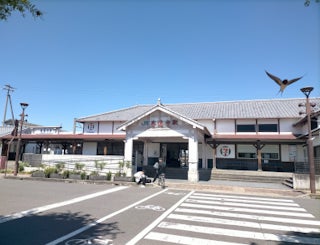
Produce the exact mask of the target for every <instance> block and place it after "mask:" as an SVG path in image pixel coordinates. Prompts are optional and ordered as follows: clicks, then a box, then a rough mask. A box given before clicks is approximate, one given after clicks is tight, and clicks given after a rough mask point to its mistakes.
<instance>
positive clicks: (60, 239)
mask: <svg viewBox="0 0 320 245" xmlns="http://www.w3.org/2000/svg"><path fill="white" fill-rule="evenodd" d="M165 191H167V189H165V190H162V191H160V192H157V193H155V194H153V195H151V196H148V197H146V198H144V199H142V200H140V201H138V202H135V203H133V204H130V205H129V206H127V207H124V208H122V209H120V210H118V211H116V212H113V213H111V214H108V215H106V216H104V217H102V218H100V219H98V220H96V221H94V222H92V223H89V224H88V225H86V226H83V227H81V228H79V229H78V230H75V231H73V232H71V233H69V234H66V235H64V236H62V237H60V238H58V239H56V240H54V241H52V242H49V243H47V244H46V245H55V244H58V243H60V242H63V241H64V240H67V239H69V238H71V237H73V236H75V235H78V234H80V233H82V232H84V231H86V230H88V229H90V228H91V227H94V226H96V225H98V224H100V223H102V222H104V221H106V220H107V219H110V218H112V217H114V216H116V215H118V214H120V213H123V212H125V211H127V210H128V209H130V208H133V207H134V206H137V205H139V204H140V203H143V202H145V201H147V200H149V199H151V198H153V197H155V196H157V195H160V194H161V193H163V192H165Z"/></svg>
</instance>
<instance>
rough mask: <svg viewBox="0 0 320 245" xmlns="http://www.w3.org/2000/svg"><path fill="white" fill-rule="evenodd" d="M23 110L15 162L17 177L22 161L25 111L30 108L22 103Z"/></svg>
mask: <svg viewBox="0 0 320 245" xmlns="http://www.w3.org/2000/svg"><path fill="white" fill-rule="evenodd" d="M20 105H21V108H22V113H21V115H20V116H21V118H20V131H19V136H18V143H17V149H16V161H15V169H14V175H15V176H17V174H18V171H19V159H20V145H21V134H22V126H23V122H24V116H25V114H24V111H25V109H26V108H27V107H28V105H29V104H27V103H20Z"/></svg>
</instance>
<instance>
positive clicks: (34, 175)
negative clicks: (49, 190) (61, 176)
mask: <svg viewBox="0 0 320 245" xmlns="http://www.w3.org/2000/svg"><path fill="white" fill-rule="evenodd" d="M31 177H36V178H45V177H46V175H45V174H44V172H42V171H36V172H33V173H32V174H31Z"/></svg>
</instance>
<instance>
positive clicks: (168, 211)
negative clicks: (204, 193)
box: [126, 191, 194, 245]
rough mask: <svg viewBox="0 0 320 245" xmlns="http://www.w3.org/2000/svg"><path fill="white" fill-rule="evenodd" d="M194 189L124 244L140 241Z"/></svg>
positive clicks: (130, 244) (132, 244) (128, 244)
mask: <svg viewBox="0 0 320 245" xmlns="http://www.w3.org/2000/svg"><path fill="white" fill-rule="evenodd" d="M193 193H194V191H191V192H190V193H188V194H187V195H186V196H184V197H183V198H181V199H180V200H179V201H178V202H177V203H176V204H174V205H173V206H172V207H171V208H169V209H168V210H167V211H166V212H164V213H163V214H162V215H161V216H159V217H158V218H157V219H156V220H155V221H154V222H152V223H151V224H150V225H149V226H147V227H146V228H145V229H144V230H142V231H141V232H140V233H139V234H137V235H136V236H135V237H134V238H132V239H131V240H130V241H129V242H128V243H126V245H134V244H136V243H137V242H138V241H140V240H141V239H142V238H143V237H144V236H145V235H146V234H148V233H149V232H150V231H151V230H152V229H154V228H155V227H156V226H157V225H158V224H159V223H160V222H161V221H162V220H163V219H164V218H165V217H167V216H168V215H169V214H170V213H171V212H173V210H175V209H176V208H177V207H178V206H179V205H180V204H181V203H183V202H184V201H185V200H186V199H187V198H188V197H189V196H191V195H192V194H193Z"/></svg>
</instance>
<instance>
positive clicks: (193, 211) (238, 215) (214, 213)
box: [175, 208, 320, 226]
mask: <svg viewBox="0 0 320 245" xmlns="http://www.w3.org/2000/svg"><path fill="white" fill-rule="evenodd" d="M175 212H182V213H191V214H205V215H212V216H222V217H230V218H240V219H251V220H259V221H271V222H280V223H286V224H301V225H315V226H320V221H318V220H306V219H291V218H281V217H273V216H261V215H252V214H241V213H227V212H220V211H210V210H201V209H191V208H177V209H176V210H175Z"/></svg>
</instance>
